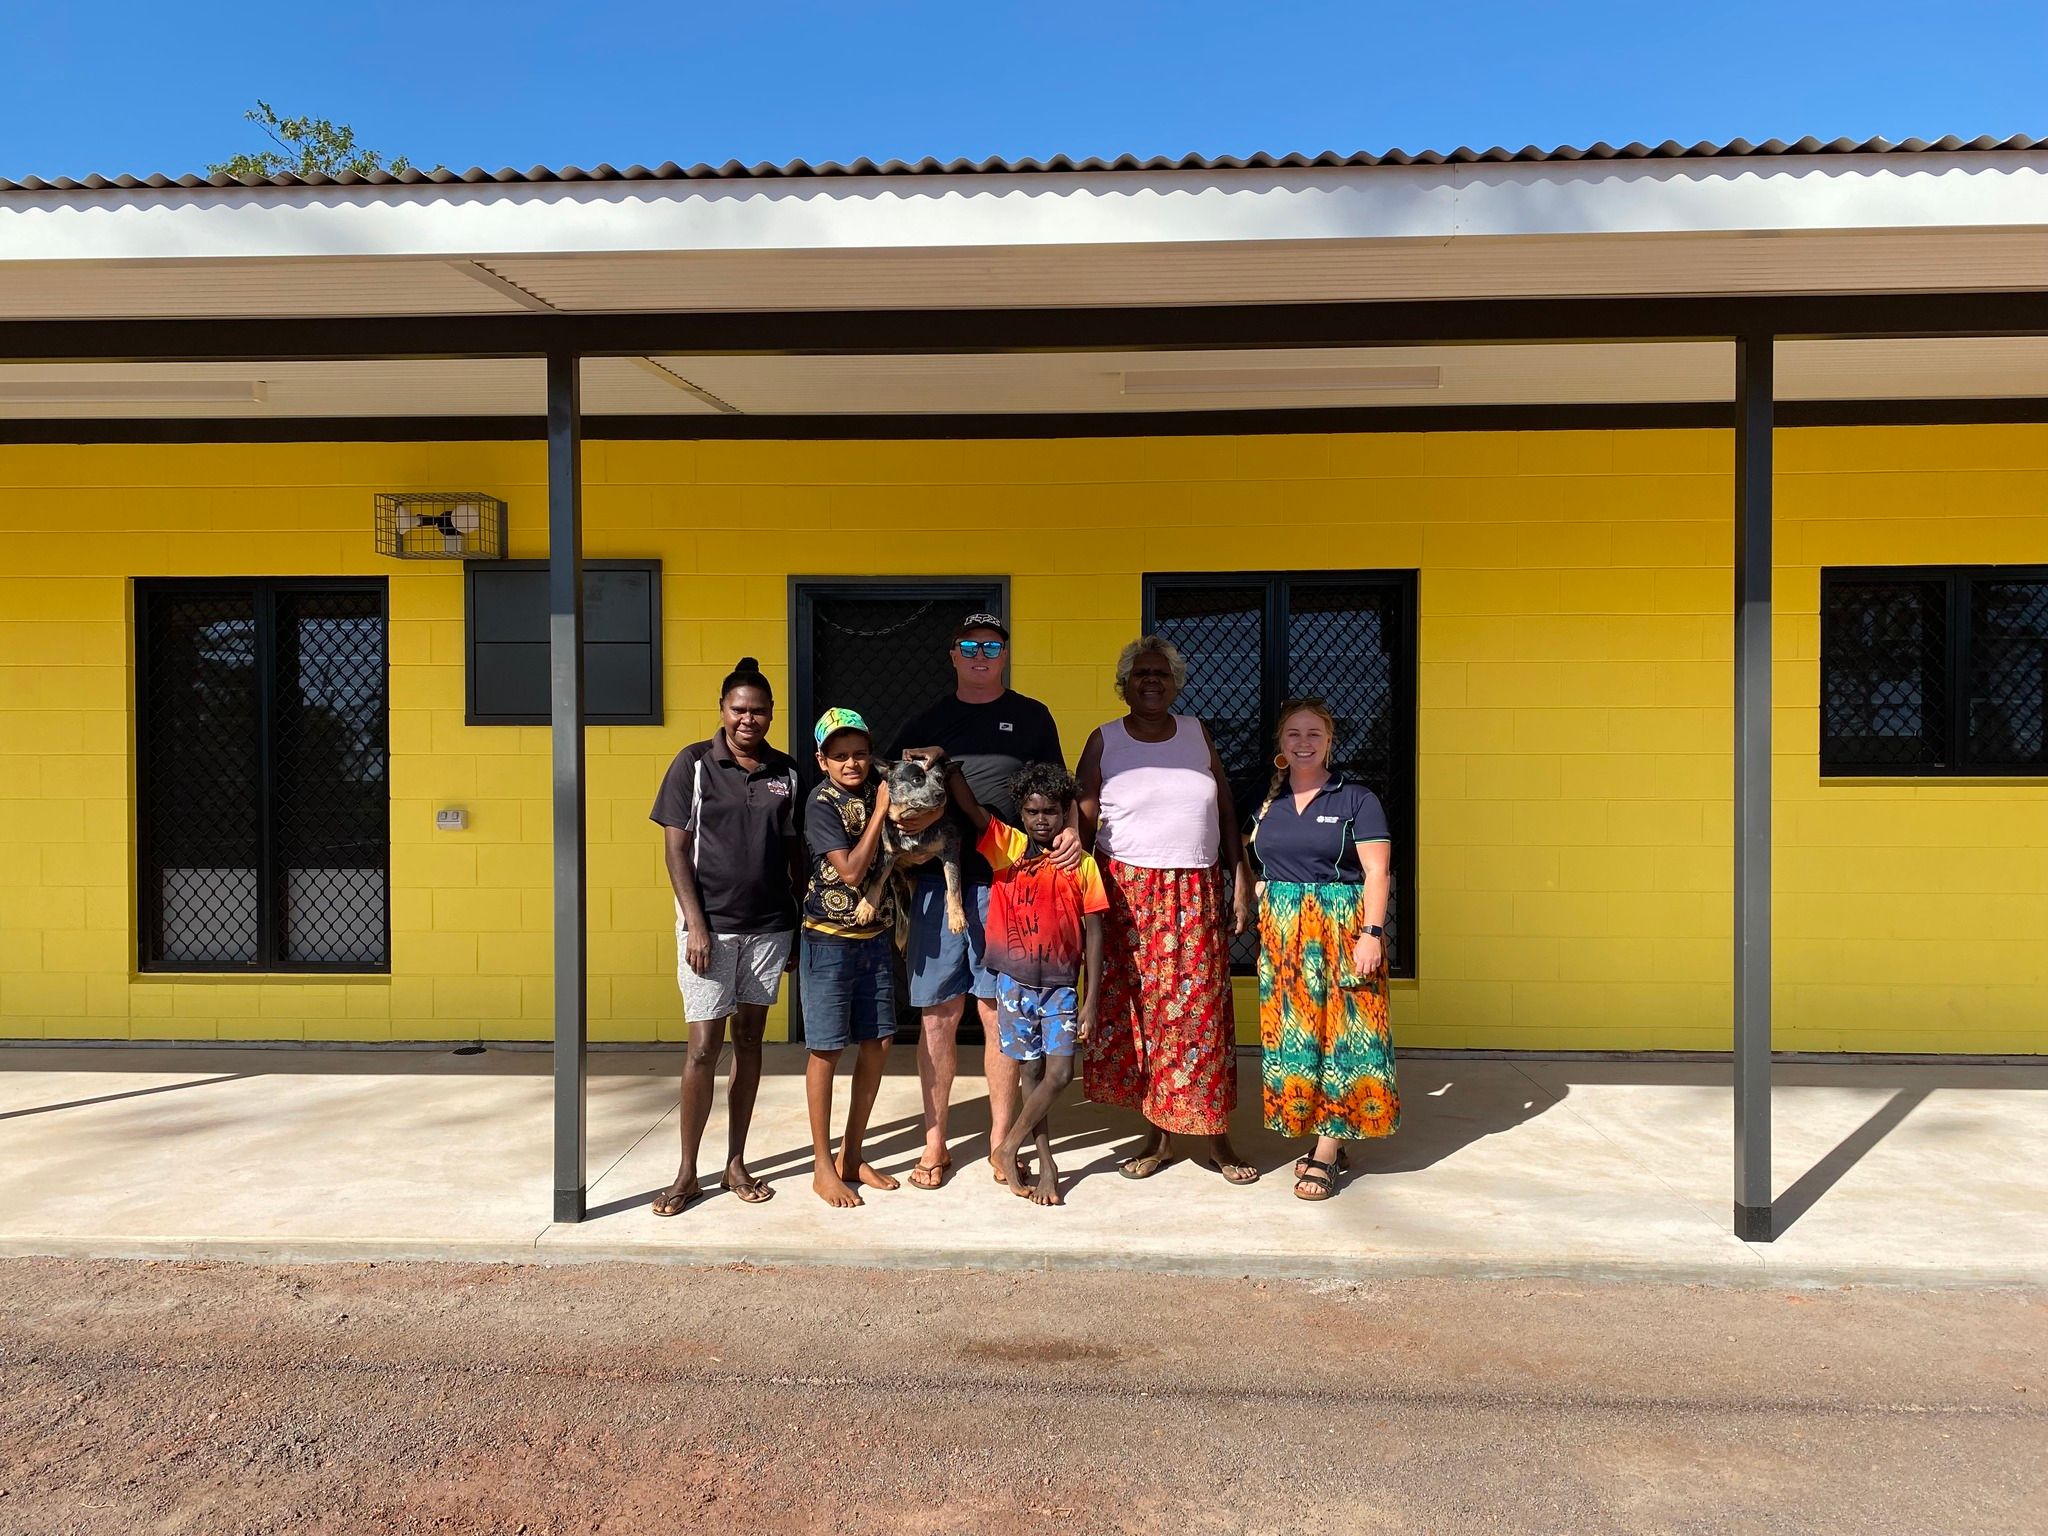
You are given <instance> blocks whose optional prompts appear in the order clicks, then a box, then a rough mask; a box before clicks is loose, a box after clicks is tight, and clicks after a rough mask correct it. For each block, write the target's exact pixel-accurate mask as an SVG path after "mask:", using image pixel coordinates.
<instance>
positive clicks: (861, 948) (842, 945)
mask: <svg viewBox="0 0 2048 1536" xmlns="http://www.w3.org/2000/svg"><path fill="white" fill-rule="evenodd" d="M894 947H895V939H894V938H893V936H892V935H890V934H887V933H878V934H876V935H875V936H874V937H873V938H871V939H834V938H828V937H825V936H823V935H820V934H815V933H806V934H805V935H804V952H803V958H802V959H801V960H800V961H798V963H797V982H798V986H799V987H800V989H801V990H800V991H799V993H798V996H799V997H800V998H801V999H802V1001H803V1011H804V1046H805V1048H806V1049H808V1050H813V1051H843V1050H845V1049H846V1047H847V1046H849V1045H853V1044H856V1043H859V1042H863V1041H868V1040H887V1039H889V1038H890V1037H891V1036H892V1035H894V1034H895V1033H896V968H895V965H894V959H895V957H894V956H893V955H891V954H890V950H891V949H893V948H894Z"/></svg>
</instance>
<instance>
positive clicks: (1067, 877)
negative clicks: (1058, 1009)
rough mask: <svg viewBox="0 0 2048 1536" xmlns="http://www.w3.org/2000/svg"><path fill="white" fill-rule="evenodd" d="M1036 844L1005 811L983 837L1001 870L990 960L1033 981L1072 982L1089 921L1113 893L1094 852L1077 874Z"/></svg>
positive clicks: (1014, 976) (982, 846)
mask: <svg viewBox="0 0 2048 1536" xmlns="http://www.w3.org/2000/svg"><path fill="white" fill-rule="evenodd" d="M1030 847H1031V839H1030V838H1028V837H1026V836H1025V835H1024V834H1023V833H1022V832H1020V831H1018V830H1017V829H1016V828H1015V827H1013V826H1011V825H1009V824H1008V823H1007V822H1005V821H1003V820H1002V819H1001V818H1000V817H997V816H991V817H989V819H988V827H987V829H986V830H985V831H983V833H982V834H981V840H980V842H979V843H977V844H976V850H977V851H978V852H979V853H980V854H981V856H982V857H983V858H985V859H987V860H988V863H989V868H990V869H992V870H993V871H994V872H995V879H994V881H993V882H992V883H991V884H990V886H989V893H988V924H987V935H988V943H987V949H986V954H985V957H984V959H983V961H982V963H983V964H984V965H986V966H987V967H988V969H990V970H991V971H994V972H996V973H997V974H998V975H1002V976H1007V977H1009V978H1010V979H1011V980H1012V981H1017V982H1022V983H1023V984H1024V985H1025V986H1027V987H1071V986H1073V985H1074V984H1075V982H1076V981H1077V980H1078V979H1079V978H1080V974H1081V957H1082V954H1083V950H1082V933H1081V920H1082V918H1084V917H1086V916H1087V915H1089V914H1091V913H1095V912H1106V911H1108V910H1109V893H1108V892H1106V891H1105V890H1103V888H1102V871H1101V870H1099V869H1097V868H1096V867H1095V860H1094V857H1093V856H1092V855H1088V854H1083V855H1082V857H1081V867H1080V868H1079V869H1076V870H1074V871H1072V872H1071V873H1069V872H1068V871H1066V870H1063V869H1060V868H1058V867H1056V866H1055V865H1054V864H1053V862H1052V860H1051V858H1049V857H1048V856H1047V855H1045V854H1042V853H1041V854H1037V855H1035V856H1032V857H1026V854H1027V853H1028V852H1029V850H1030Z"/></svg>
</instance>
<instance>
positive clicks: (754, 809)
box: [648, 656, 804, 1216]
mask: <svg viewBox="0 0 2048 1536" xmlns="http://www.w3.org/2000/svg"><path fill="white" fill-rule="evenodd" d="M718 712H719V731H718V734H717V735H716V736H713V737H712V738H711V739H710V740H709V741H700V742H697V743H695V744H694V745H692V746H687V747H685V748H683V750H682V751H680V752H678V753H677V754H676V758H675V761H674V762H672V763H670V764H669V768H668V773H667V775H666V776H665V777H664V778H663V779H662V781H661V791H660V793H658V794H657V795H656V796H655V797H654V809H653V810H652V811H651V812H649V813H648V814H649V816H650V817H651V818H652V819H653V820H654V821H657V822H659V823H660V824H661V826H662V828H663V834H662V836H663V851H664V856H665V857H666V859H667V862H668V878H669V884H670V885H671V886H673V887H674V889H675V898H676V984H677V985H678V986H679V987H680V988H681V989H682V994H683V1019H684V1021H685V1022H686V1023H688V1025H689V1026H690V1048H689V1052H688V1054H687V1055H686V1056H685V1057H684V1058H683V1085H682V1115H681V1120H682V1137H683V1161H682V1166H681V1167H680V1168H679V1169H677V1170H676V1177H675V1182H674V1183H672V1184H670V1185H669V1187H668V1188H667V1189H664V1190H663V1191H662V1192H661V1193H660V1194H658V1195H656V1196H655V1197H654V1207H653V1209H654V1214H655V1215H657V1216H673V1215H675V1214H676V1213H677V1212H679V1211H681V1210H683V1209H684V1208H685V1207H687V1206H688V1205H689V1204H690V1203H691V1202H692V1201H694V1200H696V1199H697V1198H698V1197H699V1196H701V1195H702V1194H703V1189H702V1187H701V1186H700V1185H699V1184H698V1182H697V1147H698V1144H699V1143H700V1142H701V1141H702V1140H703V1138H704V1122H705V1121H706V1120H707V1119H709V1118H710V1115H711V1074H712V1072H713V1070H714V1069H715V1068H716V1066H717V1065H718V1051H719V1047H720V1046H721V1045H723V1044H724V1042H725V1026H726V1021H727V1020H728V1019H729V1020H731V1021H732V1078H731V1080H730V1082H729V1083H728V1085H727V1087H726V1117H727V1131H726V1160H725V1173H724V1174H723V1176H722V1177H721V1178H720V1180H719V1182H720V1183H721V1184H722V1185H723V1186H724V1187H725V1188H726V1189H729V1190H731V1191H732V1192H733V1193H734V1194H736V1195H738V1196H739V1197H740V1199H742V1200H744V1201H746V1202H747V1203H748V1204H749V1205H754V1204H758V1203H759V1202H761V1201H763V1200H766V1199H767V1198H768V1197H769V1196H770V1195H772V1194H774V1193H775V1191H774V1190H772V1189H770V1188H769V1187H768V1186H767V1185H766V1184H764V1183H762V1182H761V1181H760V1180H759V1179H757V1178H755V1177H754V1176H753V1175H752V1174H751V1173H749V1172H748V1171H747V1164H746V1150H747V1130H748V1127H749V1126H750V1125H751V1124H752V1123H753V1119H754V1097H755V1095H756V1094H757V1093H758V1092H759V1090H760V1087H761V1034H762V1031H763V1030H764V1029H765V1028H766V1027H767V1023H768V1010H769V1008H770V1007H771V1006H773V1004H774V1002H775V999H776V996H777V995H778V994H779V992H780V991H781V987H782V973H783V972H784V971H786V970H787V969H788V968H789V963H790V956H791V955H792V954H793V953H794V945H795V943H796V893H797V892H798V891H799V890H800V889H802V886H803V881H804V856H803V839H802V838H801V837H800V836H799V835H798V831H799V829H798V826H797V796H796V765H795V764H794V763H793V762H791V761H790V759H789V758H788V756H787V755H785V754H784V753H781V752H778V751H776V750H775V748H773V747H771V746H769V745H768V741H767V736H768V726H769V723H770V722H771V721H772V720H774V718H775V694H774V692H773V690H772V689H770V688H769V686H768V679H767V678H765V677H763V676H762V675H761V670H760V666H759V664H758V663H756V662H755V660H754V658H753V657H751V656H742V657H741V658H740V660H739V664H738V665H737V666H735V667H734V668H733V670H732V672H731V674H730V675H729V676H727V678H726V680H725V683H724V685H723V686H722V687H721V688H720V689H719V690H718Z"/></svg>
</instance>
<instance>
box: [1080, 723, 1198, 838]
mask: <svg viewBox="0 0 2048 1536" xmlns="http://www.w3.org/2000/svg"><path fill="white" fill-rule="evenodd" d="M1218 826H1219V823H1218V821H1217V819H1216V776H1215V775H1214V774H1212V773H1211V772H1210V771H1209V744H1208V742H1207V741H1206V740H1204V739H1203V736H1202V725H1201V722H1200V721H1199V720H1191V719H1189V718H1188V717H1187V716H1185V715H1175V716H1174V717H1173V736H1172V738H1171V739H1170V740H1167V741H1138V740H1136V739H1135V738H1133V737H1132V735H1131V733H1130V732H1129V731H1128V730H1126V729H1125V728H1124V723H1123V721H1121V720H1112V721H1110V722H1109V723H1108V724H1107V725H1105V726H1103V728H1102V817H1101V821H1100V823H1099V825H1098V826H1097V827H1096V832H1095V851H1096V852H1097V853H1099V854H1103V855H1105V856H1106V857H1108V858H1112V859H1115V860H1116V861H1117V862H1118V863H1120V864H1133V865H1136V866H1137V867H1138V868H1140V869H1208V868H1209V867H1210V866H1211V865H1213V864H1214V863H1215V862H1216V845H1217V842H1218V840H1219V833H1218Z"/></svg>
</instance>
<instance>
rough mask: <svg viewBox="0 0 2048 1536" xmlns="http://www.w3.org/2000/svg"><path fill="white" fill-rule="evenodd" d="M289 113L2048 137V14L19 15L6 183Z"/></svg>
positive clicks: (1237, 135) (1474, 136) (624, 136)
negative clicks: (257, 115) (254, 115)
mask: <svg viewBox="0 0 2048 1536" xmlns="http://www.w3.org/2000/svg"><path fill="white" fill-rule="evenodd" d="M201 16H204V17H206V18H207V19H206V20H205V22H204V23H203V24H202V23H200V22H198V21H197V20H195V18H198V17H201ZM259 96H260V97H263V98H265V99H267V100H269V101H271V102H273V103H274V104H275V105H276V106H277V107H278V108H279V109H280V110H281V111H284V112H286V113H306V114H310V115H314V116H324V117H330V118H333V119H335V120H337V121H341V122H349V123H352V124H354V126H355V127H356V129H357V131H358V133H359V135H360V137H361V139H362V141H363V142H364V143H366V144H367V145H369V146H372V147H374V148H377V149H380V150H383V151H385V152H386V153H387V154H389V153H404V154H408V155H411V156H412V157H413V158H414V159H415V160H417V161H420V162H421V163H422V164H426V165H431V164H433V163H434V162H435V161H444V162H446V163H447V164H448V165H450V166H453V167H455V168H457V169H461V168H463V167H466V166H469V165H472V164H483V165H486V166H490V167H496V166H500V165H515V166H520V167H524V166H528V165H533V164H536V163H539V164H548V165H564V164H581V165H594V164H596V163H598V162H599V161H610V162H612V163H613V164H615V165H626V164H630V163H632V162H634V161H641V162H644V163H647V164H650V165H651V164H658V163H660V162H661V161H663V160H678V161H682V162H685V163H688V162H691V161H696V160H712V161H718V160H725V159H729V158H737V159H741V160H749V161H752V160H785V159H790V158H793V157H799V156H801V157H803V158H806V159H812V160H817V159H851V158H854V157H856V156H859V155H863V154H865V155H869V156H872V157H874V158H876V159H882V158H886V157H889V156H903V157H906V158H908V157H915V156H918V155H922V154H935V155H939V156H942V157H948V156H952V155H969V156H974V157H980V156H984V155H991V154H996V155H1008V156H1016V155H1027V154H1029V155H1040V156H1043V155H1051V154H1056V153H1062V152H1064V153H1068V154H1073V155H1076V156H1079V155H1088V154H1104V155H1108V154H1116V153H1121V152H1125V151H1129V152H1133V153H1137V154H1182V153H1189V152H1203V153H1210V154H1221V153H1246V152H1250V151H1253V150H1258V149H1269V150H1275V151H1284V150H1292V149H1301V150H1310V151H1314V150H1321V149H1332V148H1334V149H1340V150H1351V149H1371V150H1379V149H1385V148H1388V147H1390V146H1399V147H1402V148H1409V149H1418V148H1450V147H1452V146H1455V145H1457V144H1461V143H1464V144H1474V145H1481V146H1484V145H1489V144H1495V143H1503V144H1508V145H1512V146H1520V145H1522V144H1526V143H1532V142H1533V143H1537V144H1541V145H1544V146H1546V147H1548V146H1550V145H1553V144H1556V143H1590V142H1592V141H1594V140H1596V139H1607V140H1610V141H1612V142H1614V143H1624V142H1626V141H1628V140H1630V139H1644V140H1647V141H1651V142H1654V141H1656V140H1660V139H1665V138H1676V139H1679V140H1682V141H1686V142H1691V141H1692V140H1695V139H1701V138H1714V139H1722V138H1733V137H1737V136H1742V137H1748V138H1757V139H1761V138H1768V137H1772V136H1778V137H1783V138H1788V139H1789V138H1797V137H1798V136H1800V135H1801V134H1808V133H1811V134H1815V135H1818V136H1820V137H1822V138H1833V137H1835V136H1837V135H1843V134H1847V135H1850V136H1853V137H1859V138H1860V137H1863V136H1866V135H1869V134H1884V135H1886V136H1887V137H1892V138H1904V137H1907V136H1910V135H1914V134H1918V135H1922V136H1926V137H1934V136H1938V135H1940V134H1943V133H1949V132H1953V133H1959V134H1962V135H1963V136H1965V137H1969V136H1972V135H1975V134H1979V133H1992V134H1998V135H2004V134H2009V133H2033V134H2040V135H2048V5H2042V4H2039V3H2028V4H2023V3H2018V0H2015V3H2010V4H1991V3H1977V4H1969V3H1951V4H1948V5H1946V6H1940V7H1929V6H1927V5H1925V4H1918V5H1905V4H1891V3H1882V0H1880V3H1868V0H1866V3H1852V4H1828V5H1817V4H1815V5H1804V6H1800V5H1784V4H1782V3H1781V4H1775V5H1767V6H1766V5H1749V4H1717V5H1700V4H1679V5H1659V4H1652V3H1647V0H1638V3H1633V4H1607V3H1584V4H1581V3H1542V0H1525V3H1523V4H1519V5H1496V4H1468V5H1442V4H1438V5H1425V4H1419V3H1413V0H1411V3H1405V4H1400V5H1384V4H1376V3H1375V4H1350V5H1327V4H1291V3H1285V0H1270V3H1268V0H1240V3H1238V4H1236V5H1227V6H1226V5H1220V4H1213V3H1207V0H1181V3H1178V4H1113V3H1098V4H1093V5H1067V4H1051V3H1047V4H1039V5H1031V6H1026V5H1015V4H1008V3H998V0H954V3H951V4H929V3H922V0H918V3H910V0H874V3H870V4H855V3H842V4H836V5H826V4H788V3H780V0H750V3H746V4H737V3H735V4H722V5H710V4H701V3H690V0H671V3H670V4H667V5H648V4H638V3H632V4H609V5H607V4H603V3H598V0H584V3H582V4H576V3H573V0H570V3H563V0H554V3H550V4H535V3H528V0H495V3H492V4H487V5H476V4H468V5H461V6H456V5H441V4H436V3H433V0H412V3H409V4H396V3H390V0H360V3H355V4H344V5H331V6H326V7H321V8H318V9H317V10H315V11H313V12H311V13H310V14H309V13H308V12H305V11H302V10H300V9H297V8H294V7H290V6H281V5H277V4H274V3H273V4H265V5H247V4H241V3H238V0H209V3H208V4H206V5H204V6H200V5H191V4H176V3H166V0H151V3H149V4H141V3H98V4H95V3H92V0H71V3H68V4H56V3H50V0H0V175H4V176H11V177H20V176H26V175H32V174H33V175H44V176H57V175H84V174H87V173H89V172H95V171H98V172H103V173H107V174H115V173H119V172H122V171H132V172H136V173H148V172H152V171H165V172H169V173H172V174H177V173H182V172H184V171H190V170H200V169H202V168H203V167H204V166H205V164H206V163H207V162H208V161H210V160H218V159H225V158H226V157H227V156H228V155H230V154H232V153H235V152H236V151H238V150H242V149H255V148H260V147H262V146H261V145H260V143H259V142H258V139H259V136H258V134H257V131H256V129H255V127H254V125H252V124H247V123H244V122H242V121H241V116H240V115H241V113H242V111H243V110H244V109H245V108H246V107H248V106H249V105H250V104H251V103H253V102H254V100H255V99H256V98H257V97H259Z"/></svg>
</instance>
